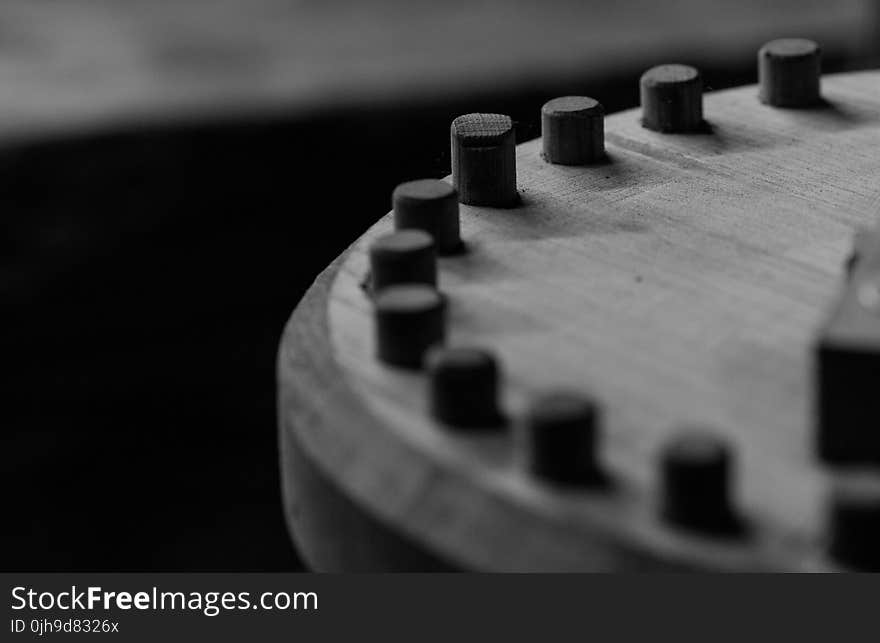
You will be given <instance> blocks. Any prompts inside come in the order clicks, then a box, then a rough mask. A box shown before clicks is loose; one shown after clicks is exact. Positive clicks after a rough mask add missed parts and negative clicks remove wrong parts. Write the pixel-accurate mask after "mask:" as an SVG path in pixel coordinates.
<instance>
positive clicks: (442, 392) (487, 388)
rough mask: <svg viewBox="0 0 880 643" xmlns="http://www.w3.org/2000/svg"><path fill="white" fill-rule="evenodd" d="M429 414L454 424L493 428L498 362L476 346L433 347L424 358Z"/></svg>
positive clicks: (496, 413)
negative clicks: (427, 377) (426, 372)
mask: <svg viewBox="0 0 880 643" xmlns="http://www.w3.org/2000/svg"><path fill="white" fill-rule="evenodd" d="M427 365H428V373H429V376H430V384H429V386H430V391H429V397H430V405H431V415H433V416H434V418H436V419H437V420H439V421H440V422H443V423H444V424H449V425H451V426H455V427H462V428H473V427H494V426H498V425H499V424H500V423H501V422H502V419H503V418H502V416H501V413H500V412H499V410H498V363H497V361H496V360H495V357H494V356H493V355H492V354H491V353H489V352H488V351H486V350H482V349H479V348H436V349H434V350H432V351H431V352H430V353H429V355H428V358H427Z"/></svg>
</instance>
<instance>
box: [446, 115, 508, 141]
mask: <svg viewBox="0 0 880 643" xmlns="http://www.w3.org/2000/svg"><path fill="white" fill-rule="evenodd" d="M512 132H513V121H512V120H511V119H510V117H509V116H505V115H504V114H464V115H463V116H459V117H458V118H456V119H455V120H453V121H452V134H453V136H455V137H456V138H457V139H458V140H459V141H460V142H461V144H462V145H464V146H466V147H482V146H491V145H497V144H498V143H500V142H502V141H503V140H505V138H506V137H508V136H510V135H511V133H512Z"/></svg>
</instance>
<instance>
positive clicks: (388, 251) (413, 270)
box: [370, 230, 437, 292]
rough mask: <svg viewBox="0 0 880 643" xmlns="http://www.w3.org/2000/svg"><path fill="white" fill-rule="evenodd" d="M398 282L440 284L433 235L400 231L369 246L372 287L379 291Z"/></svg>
mask: <svg viewBox="0 0 880 643" xmlns="http://www.w3.org/2000/svg"><path fill="white" fill-rule="evenodd" d="M396 284H425V285H428V286H436V285H437V257H436V254H435V252H434V241H433V240H432V239H431V235H429V234H428V233H427V232H423V231H421V230H401V231H400V232H394V233H392V234H386V235H384V236H381V237H379V238H378V239H376V241H375V242H373V245H371V246H370V286H371V288H372V289H373V292H378V291H379V290H381V289H382V288H385V287H387V286H394V285H396Z"/></svg>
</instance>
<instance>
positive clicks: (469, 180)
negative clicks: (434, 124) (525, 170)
mask: <svg viewBox="0 0 880 643" xmlns="http://www.w3.org/2000/svg"><path fill="white" fill-rule="evenodd" d="M450 134H451V139H452V184H453V185H454V186H455V189H456V190H458V198H459V200H460V201H461V202H462V203H464V204H467V205H483V206H493V207H499V208H504V207H510V206H512V205H515V204H516V203H517V201H518V195H517V193H516V149H515V148H516V140H515V138H514V131H513V121H511V120H510V117H509V116H504V115H502V114H465V115H464V116H459V117H458V118H456V119H455V120H454V121H452V126H451V128H450Z"/></svg>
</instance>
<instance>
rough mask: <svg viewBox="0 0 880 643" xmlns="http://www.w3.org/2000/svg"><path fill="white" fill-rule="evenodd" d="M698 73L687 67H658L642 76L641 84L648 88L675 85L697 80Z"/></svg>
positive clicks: (674, 65)
mask: <svg viewBox="0 0 880 643" xmlns="http://www.w3.org/2000/svg"><path fill="white" fill-rule="evenodd" d="M699 77H700V72H699V71H697V69H696V68H694V67H691V66H689V65H678V64H672V65H658V66H657V67H652V68H651V69H649V70H648V71H646V72H645V73H644V74H642V83H643V84H645V85H648V86H657V85H677V84H679V83H687V82H690V81H693V80H697V79H698V78H699Z"/></svg>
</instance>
